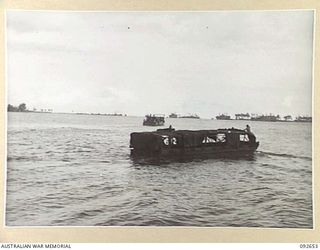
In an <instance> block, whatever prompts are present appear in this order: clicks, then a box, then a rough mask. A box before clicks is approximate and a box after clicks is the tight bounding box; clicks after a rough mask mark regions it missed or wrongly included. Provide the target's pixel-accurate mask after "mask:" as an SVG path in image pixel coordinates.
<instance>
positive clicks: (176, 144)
mask: <svg viewBox="0 0 320 250" xmlns="http://www.w3.org/2000/svg"><path fill="white" fill-rule="evenodd" d="M258 146H259V142H257V141H256V137H255V135H254V134H253V133H252V132H250V130H247V129H246V130H242V129H236V128H229V129H226V128H225V129H216V130H175V129H174V128H171V126H170V127H169V128H166V129H158V130H156V131H154V132H134V133H131V135H130V148H131V155H132V156H177V157H179V156H222V155H224V156H229V155H247V154H252V153H254V152H255V151H256V149H257V148H258Z"/></svg>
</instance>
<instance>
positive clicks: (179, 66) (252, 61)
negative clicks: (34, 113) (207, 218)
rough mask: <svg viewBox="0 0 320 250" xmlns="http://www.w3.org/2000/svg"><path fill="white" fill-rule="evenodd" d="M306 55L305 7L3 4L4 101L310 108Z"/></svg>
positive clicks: (142, 109) (154, 109)
mask: <svg viewBox="0 0 320 250" xmlns="http://www.w3.org/2000/svg"><path fill="white" fill-rule="evenodd" d="M312 54H313V11H279V12H274V11H266V12H257V11H252V12H227V11H226V12H41V11H39V12H36V11H8V12H7V73H8V75H7V83H8V103H10V104H13V105H18V104H19V103H22V102H25V103H26V104H27V107H28V108H30V109H31V108H33V107H35V108H52V109H54V111H57V112H60V111H62V112H71V111H74V112H95V113H96V112H100V113H113V112H120V113H126V114H129V115H144V114H147V113H164V114H167V115H168V114H170V113H171V112H177V113H179V114H188V113H197V114H198V115H200V116H201V117H207V118H211V117H214V116H215V115H217V114H219V113H229V114H234V113H238V112H249V113H275V114H280V115H285V114H292V115H299V114H306V115H310V114H311V109H312V108H311V106H312V99H311V98H312Z"/></svg>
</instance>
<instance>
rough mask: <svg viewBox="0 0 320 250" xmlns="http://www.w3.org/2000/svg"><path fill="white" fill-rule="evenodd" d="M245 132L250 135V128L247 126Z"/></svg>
mask: <svg viewBox="0 0 320 250" xmlns="http://www.w3.org/2000/svg"><path fill="white" fill-rule="evenodd" d="M245 131H247V132H248V133H251V128H250V126H249V125H248V124H247V126H246V129H245Z"/></svg>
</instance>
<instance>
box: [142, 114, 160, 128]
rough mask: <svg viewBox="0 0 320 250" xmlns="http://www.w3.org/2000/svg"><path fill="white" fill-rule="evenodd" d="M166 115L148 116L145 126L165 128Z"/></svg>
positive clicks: (145, 119)
mask: <svg viewBox="0 0 320 250" xmlns="http://www.w3.org/2000/svg"><path fill="white" fill-rule="evenodd" d="M164 117H165V116H164V115H152V114H149V115H146V116H145V118H144V120H143V123H142V124H143V126H163V125H164V123H165V120H164Z"/></svg>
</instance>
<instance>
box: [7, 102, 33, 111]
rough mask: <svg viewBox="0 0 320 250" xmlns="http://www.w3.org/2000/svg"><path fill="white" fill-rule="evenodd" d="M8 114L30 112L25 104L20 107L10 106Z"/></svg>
mask: <svg viewBox="0 0 320 250" xmlns="http://www.w3.org/2000/svg"><path fill="white" fill-rule="evenodd" d="M7 110H8V112H28V111H29V110H28V109H27V105H26V104H25V103H21V104H19V106H13V105H11V104H8V109H7Z"/></svg>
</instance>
